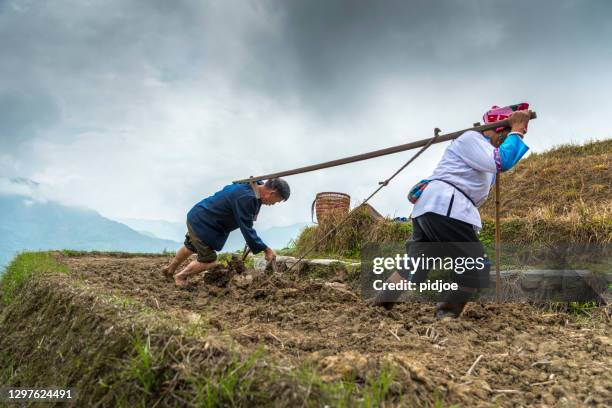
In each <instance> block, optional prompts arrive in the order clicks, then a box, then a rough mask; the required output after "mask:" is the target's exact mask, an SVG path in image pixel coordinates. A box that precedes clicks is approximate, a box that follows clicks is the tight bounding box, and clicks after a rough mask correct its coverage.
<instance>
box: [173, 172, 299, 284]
mask: <svg viewBox="0 0 612 408" xmlns="http://www.w3.org/2000/svg"><path fill="white" fill-rule="evenodd" d="M289 194H290V189H289V184H287V182H286V181H285V180H282V179H280V178H275V179H270V180H268V181H266V183H265V184H263V183H261V182H257V183H250V184H241V183H237V184H230V185H228V186H225V187H224V188H223V190H221V191H218V192H216V193H215V194H213V195H212V196H210V197H208V198H205V199H204V200H202V201H200V202H199V203H197V204H196V205H195V206H194V207H193V208H192V209H191V210H190V211H189V213H188V214H187V234H186V235H185V243H184V246H183V247H181V248H180V249H179V250H178V251H177V252H176V256H175V257H174V259H173V260H172V262H171V263H170V265H168V266H166V267H165V268H164V269H163V270H162V273H163V274H164V275H165V276H167V277H172V276H174V282H175V283H176V284H177V285H178V286H187V285H188V284H189V283H188V282H187V278H188V277H189V276H191V275H194V274H196V273H199V272H202V271H205V270H208V269H211V268H213V267H214V266H215V265H216V264H217V263H216V262H215V261H216V260H217V253H216V252H215V251H220V250H221V249H222V248H223V245H225V241H226V240H227V237H228V235H229V233H230V232H231V231H233V230H235V229H237V228H240V232H242V236H243V237H244V239H245V240H246V243H247V245H248V246H249V248H250V249H251V251H252V252H253V253H255V254H256V253H258V252H261V251H264V252H265V256H266V260H267V261H268V262H270V261H272V260H273V259H274V258H276V253H274V251H273V250H272V249H271V248H269V247H268V246H267V245H266V244H264V243H263V241H262V240H261V239H260V238H259V237H258V236H257V232H256V231H255V229H254V228H253V221H255V220H256V219H257V214H258V213H259V209H260V208H261V205H262V204H265V205H274V204H276V203H278V202H280V201H287V199H288V198H289ZM194 253H197V254H198V258H197V260H195V261H192V262H191V263H190V264H189V265H187V266H186V267H185V269H183V270H182V271H181V272H179V273H177V274H176V275H175V272H176V268H178V266H179V265H180V264H182V263H183V261H185V259H187V258H188V257H189V256H190V255H192V254H194Z"/></svg>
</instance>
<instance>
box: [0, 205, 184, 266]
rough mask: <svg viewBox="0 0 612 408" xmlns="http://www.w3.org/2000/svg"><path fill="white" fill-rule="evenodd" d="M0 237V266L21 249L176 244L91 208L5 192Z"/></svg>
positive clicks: (138, 248) (135, 248)
mask: <svg viewBox="0 0 612 408" xmlns="http://www.w3.org/2000/svg"><path fill="white" fill-rule="evenodd" d="M0 237H2V239H1V240H0V266H2V265H4V264H6V263H7V262H8V261H9V260H10V259H11V258H12V257H13V256H14V254H15V253H16V252H18V251H24V250H41V249H74V250H98V251H123V252H161V251H164V250H168V251H173V250H175V249H176V248H178V246H180V243H179V242H177V241H171V240H165V239H158V238H154V237H150V236H146V235H143V234H141V233H138V232H137V231H134V230H133V229H131V228H129V227H128V226H126V225H124V224H121V223H118V222H115V221H112V220H109V219H108V218H105V217H103V216H101V215H100V214H98V213H97V212H95V211H93V210H89V209H83V208H77V207H69V206H65V205H62V204H59V203H55V202H51V201H48V202H38V201H33V200H31V199H29V198H27V197H24V196H19V195H6V194H0Z"/></svg>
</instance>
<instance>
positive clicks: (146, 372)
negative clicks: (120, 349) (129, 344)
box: [125, 336, 157, 404]
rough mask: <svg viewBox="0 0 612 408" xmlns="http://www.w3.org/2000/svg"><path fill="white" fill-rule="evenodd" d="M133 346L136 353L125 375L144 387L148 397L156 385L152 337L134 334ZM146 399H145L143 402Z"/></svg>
mask: <svg viewBox="0 0 612 408" xmlns="http://www.w3.org/2000/svg"><path fill="white" fill-rule="evenodd" d="M133 346H134V350H135V351H136V353H135V355H134V356H133V357H132V358H131V359H130V360H129V363H128V368H127V369H126V371H125V375H126V376H127V377H128V378H129V379H135V380H136V381H138V383H139V384H140V386H141V387H142V389H143V391H144V393H145V396H144V398H146V397H147V396H149V395H151V392H152V390H153V389H154V387H155V385H156V382H157V381H156V375H155V370H154V368H153V363H154V356H153V353H152V352H151V338H150V337H148V336H147V338H146V339H145V340H143V339H141V338H140V336H134V338H133ZM144 402H146V401H143V404H144Z"/></svg>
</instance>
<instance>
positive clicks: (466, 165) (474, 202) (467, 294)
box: [372, 103, 530, 318]
mask: <svg viewBox="0 0 612 408" xmlns="http://www.w3.org/2000/svg"><path fill="white" fill-rule="evenodd" d="M528 107H529V105H528V104H526V103H523V104H519V105H513V106H508V107H505V108H497V107H496V106H494V107H493V109H492V110H490V111H488V112H487V113H486V114H485V115H484V121H485V123H492V122H496V121H500V120H503V119H506V118H507V119H508V121H509V122H510V128H497V129H495V130H488V131H485V132H484V133H478V132H476V131H473V130H468V131H467V132H465V133H464V134H462V135H461V136H460V137H458V138H457V139H456V140H455V141H453V142H452V143H451V144H450V145H449V146H448V147H447V148H446V151H445V152H444V155H443V156H442V160H440V162H439V163H438V165H437V166H436V168H435V170H434V172H433V174H432V175H431V176H430V177H429V178H428V179H427V180H422V181H421V182H419V183H418V184H417V185H416V186H414V187H413V188H412V189H411V191H410V194H409V195H408V198H409V200H410V201H411V202H412V203H414V204H415V205H414V209H413V210H412V230H413V232H412V234H413V235H412V240H411V241H408V242H407V243H406V251H407V254H408V256H409V257H415V258H416V257H418V256H420V255H421V253H422V248H426V247H427V244H423V243H432V242H444V243H446V244H445V245H444V251H448V252H450V253H451V254H452V256H453V257H458V256H464V257H466V256H467V257H472V258H474V257H478V256H482V255H483V254H484V248H483V246H482V244H481V243H480V241H479V240H478V236H477V234H476V232H477V231H478V230H480V228H481V227H482V224H481V220H480V214H479V213H478V207H479V206H481V205H482V204H483V203H484V202H485V200H486V199H487V196H488V195H489V190H490V189H491V186H492V185H493V184H494V183H495V175H496V173H497V172H498V171H507V170H510V169H511V168H512V167H513V166H514V165H515V164H516V163H517V162H518V161H519V160H520V159H521V157H523V155H524V154H525V153H526V152H527V150H528V149H529V148H528V147H527V146H526V145H525V143H524V142H523V137H524V136H525V133H526V132H527V123H528V122H529V119H530V111H528V110H527V108H528ZM456 243H472V244H467V245H466V244H456ZM430 246H431V247H432V248H433V247H435V245H434V244H430ZM419 248H420V249H419ZM437 248H440V246H437ZM470 248H471V249H470ZM433 250H434V251H435V249H433ZM433 255H434V256H435V255H438V256H439V255H440V254H433ZM489 271H490V263H488V262H487V264H486V267H485V268H484V270H480V271H478V270H475V269H472V270H471V271H467V272H465V273H462V274H458V273H454V274H453V278H454V280H455V281H456V282H457V283H458V285H459V290H456V291H448V292H446V293H445V294H444V298H443V301H442V302H440V303H438V305H437V308H436V317H438V318H443V317H447V316H448V317H459V315H460V314H461V312H462V311H463V308H464V307H465V304H466V303H467V301H468V300H469V299H470V298H471V297H472V296H473V294H474V293H475V292H476V289H477V288H479V287H480V288H481V287H485V286H488V281H489ZM427 273H428V270H424V269H422V268H421V269H417V270H416V271H410V272H407V271H399V272H398V271H396V272H394V273H393V274H392V275H391V276H390V277H389V280H388V282H400V281H402V280H404V279H406V280H410V281H412V282H415V283H416V284H418V283H420V282H424V281H425V279H426V278H427ZM411 275H412V276H411ZM400 295H401V291H380V292H378V294H377V295H376V297H375V298H374V299H373V300H372V305H374V306H384V307H385V308H387V309H391V308H392V307H393V304H394V302H396V301H397V299H398V298H399V296H400Z"/></svg>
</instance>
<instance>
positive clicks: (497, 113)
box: [482, 102, 529, 132]
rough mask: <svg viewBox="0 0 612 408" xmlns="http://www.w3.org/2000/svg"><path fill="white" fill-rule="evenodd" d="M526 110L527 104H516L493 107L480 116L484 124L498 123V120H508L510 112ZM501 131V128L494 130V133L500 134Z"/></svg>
mask: <svg viewBox="0 0 612 408" xmlns="http://www.w3.org/2000/svg"><path fill="white" fill-rule="evenodd" d="M527 109H529V104H528V103H525V102H523V103H518V104H516V105H509V106H504V107H503V108H500V107H499V106H496V105H494V106H492V107H491V109H490V110H489V111H487V113H485V114H484V115H483V116H482V119H483V120H484V123H493V122H498V121H500V120H504V119H508V116H510V115H511V114H512V112H515V111H519V110H527ZM502 130H504V128H503V127H500V128H497V129H495V131H496V132H501V131H502Z"/></svg>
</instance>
